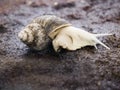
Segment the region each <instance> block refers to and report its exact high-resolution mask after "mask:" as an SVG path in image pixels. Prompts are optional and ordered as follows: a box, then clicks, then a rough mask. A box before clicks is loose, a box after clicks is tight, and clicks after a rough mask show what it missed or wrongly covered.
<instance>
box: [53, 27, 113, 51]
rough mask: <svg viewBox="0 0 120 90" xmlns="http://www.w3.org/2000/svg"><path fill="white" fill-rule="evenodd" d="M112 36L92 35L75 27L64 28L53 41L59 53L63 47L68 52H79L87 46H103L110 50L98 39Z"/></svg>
mask: <svg viewBox="0 0 120 90" xmlns="http://www.w3.org/2000/svg"><path fill="white" fill-rule="evenodd" d="M106 35H111V34H92V33H89V32H87V31H85V30H83V29H79V28H76V27H73V26H69V27H65V28H62V29H61V31H60V32H59V34H58V35H57V36H56V38H55V39H54V40H53V47H54V50H55V51H56V52H57V51H59V49H60V48H61V47H62V48H64V49H67V50H71V51H73V50H77V49H80V48H82V47H85V46H94V47H95V48H96V49H97V46H96V44H101V45H102V46H104V47H105V48H107V49H110V48H109V47H107V46H106V45H105V44H103V43H102V42H101V41H99V40H98V39H97V37H99V36H106Z"/></svg>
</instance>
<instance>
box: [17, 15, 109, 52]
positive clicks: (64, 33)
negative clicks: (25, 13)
mask: <svg viewBox="0 0 120 90" xmlns="http://www.w3.org/2000/svg"><path fill="white" fill-rule="evenodd" d="M107 35H111V34H92V33H89V32H87V31H85V30H83V29H80V28H76V27H74V26H72V24H70V23H69V22H68V21H66V20H64V19H62V18H60V17H57V16H55V15H44V16H40V17H37V18H35V19H33V20H32V22H31V23H30V24H28V25H27V26H26V27H25V28H24V29H23V30H22V31H20V32H19V33H18V37H19V38H20V40H21V41H22V42H24V43H25V44H26V45H27V46H29V47H30V48H32V49H35V50H43V49H45V48H46V47H48V45H49V43H52V45H53V48H54V50H55V51H56V52H59V51H60V48H63V49H67V50H71V51H73V50H77V49H80V48H82V47H85V46H94V47H95V48H96V49H97V46H96V44H101V45H102V46H104V47H105V48H107V49H110V48H109V47H108V46H106V45H105V44H104V43H102V42H101V41H100V40H98V39H97V37H101V36H107Z"/></svg>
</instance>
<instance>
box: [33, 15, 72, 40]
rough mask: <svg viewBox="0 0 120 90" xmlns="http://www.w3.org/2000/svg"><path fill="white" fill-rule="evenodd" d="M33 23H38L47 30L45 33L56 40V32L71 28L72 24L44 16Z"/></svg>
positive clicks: (50, 16)
mask: <svg viewBox="0 0 120 90" xmlns="http://www.w3.org/2000/svg"><path fill="white" fill-rule="evenodd" d="M32 23H38V24H40V25H41V27H42V28H43V29H44V30H45V32H46V33H47V34H48V35H49V37H50V38H52V39H53V38H54V37H55V35H56V34H57V33H56V34H54V33H55V32H56V31H59V30H60V28H63V27H67V26H70V25H71V24H70V23H68V22H67V21H66V20H64V19H61V18H59V17H57V16H54V15H44V16H40V17H37V18H36V19H34V20H33V21H32ZM50 34H54V36H50Z"/></svg>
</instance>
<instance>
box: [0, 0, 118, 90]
mask: <svg viewBox="0 0 120 90" xmlns="http://www.w3.org/2000/svg"><path fill="white" fill-rule="evenodd" d="M3 1H5V2H4V4H5V5H7V1H10V2H11V1H14V0H3ZM22 1H24V0H22ZM58 1H59V2H57V1H56V0H32V1H31V0H26V1H24V2H22V3H20V2H18V1H17V0H16V2H15V3H11V4H10V5H8V6H9V7H8V8H12V9H10V10H9V12H8V8H5V9H0V10H2V11H1V14H0V90H120V0H77V1H74V0H71V1H70V0H66V1H65V0H58ZM16 3H17V4H16ZM0 4H1V5H3V2H1V1H0ZM14 4H15V5H16V6H15V7H13V6H14ZM3 7H4V5H3V6H1V8H3ZM44 14H55V15H57V16H59V17H62V18H65V19H66V20H68V21H69V22H70V23H72V24H73V25H74V26H76V27H79V28H85V30H87V31H89V32H93V33H113V35H112V36H108V37H103V38H100V40H101V41H102V42H104V43H105V44H106V45H108V46H109V47H110V48H111V49H110V50H106V49H105V48H104V47H102V46H100V45H98V50H96V49H95V48H94V47H85V48H82V49H80V50H77V51H73V52H70V51H62V52H60V53H55V52H54V50H53V49H52V47H51V46H50V47H49V48H48V49H47V50H43V51H40V52H36V51H32V50H30V49H29V48H28V47H26V45H24V44H23V43H22V42H20V40H19V39H18V37H17V33H18V32H19V31H20V30H21V29H22V28H23V27H24V26H25V25H27V24H28V23H29V22H30V21H31V20H32V19H33V18H34V17H37V16H40V15H44Z"/></svg>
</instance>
